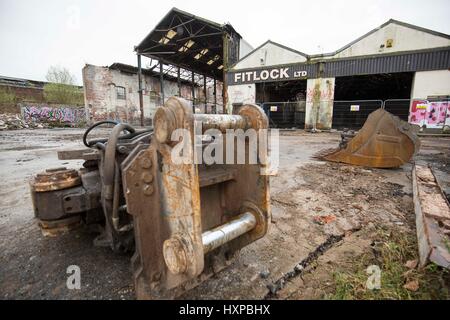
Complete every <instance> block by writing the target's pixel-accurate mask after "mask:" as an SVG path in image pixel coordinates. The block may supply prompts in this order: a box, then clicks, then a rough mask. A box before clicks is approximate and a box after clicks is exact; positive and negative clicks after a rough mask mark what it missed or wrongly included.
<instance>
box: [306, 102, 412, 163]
mask: <svg viewBox="0 0 450 320" xmlns="http://www.w3.org/2000/svg"><path fill="white" fill-rule="evenodd" d="M418 130H419V128H418V126H414V125H411V124H409V123H408V122H406V121H403V120H401V119H400V118H399V117H397V116H394V115H393V114H391V113H389V112H387V111H386V110H384V109H382V108H380V109H377V110H375V111H374V112H372V113H371V114H370V115H369V117H368V118H367V120H366V122H365V123H364V125H363V127H362V128H361V129H360V130H359V131H358V132H357V133H355V132H354V131H344V132H343V133H342V134H341V138H342V141H341V142H340V144H339V147H338V148H336V149H325V150H321V151H319V152H318V153H317V154H315V158H318V159H320V160H327V161H333V162H343V163H348V164H352V165H359V166H367V167H373V168H395V167H399V166H401V165H403V164H405V163H407V162H408V161H409V160H411V158H412V157H413V156H414V155H415V154H416V153H417V152H418V151H419V148H420V140H419V138H418V136H417V132H418Z"/></svg>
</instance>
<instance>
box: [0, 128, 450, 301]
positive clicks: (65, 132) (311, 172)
mask: <svg viewBox="0 0 450 320" xmlns="http://www.w3.org/2000/svg"><path fill="white" fill-rule="evenodd" d="M82 133H83V130H81V129H51V130H50V129H49V130H19V131H7V132H6V131H3V132H0V168H1V169H0V172H1V177H2V180H3V181H2V184H1V185H0V197H1V198H0V199H1V200H0V262H1V263H0V298H3V299H13V298H17V299H30V298H33V299H134V291H133V283H132V280H131V270H130V262H129V258H130V256H129V255H120V254H116V253H113V252H111V251H110V250H109V249H106V248H97V247H93V246H92V240H93V238H94V236H95V235H94V234H92V233H90V232H88V230H85V229H78V230H76V231H73V232H71V233H68V234H65V235H62V236H59V237H58V238H44V237H43V236H42V234H41V232H40V230H39V228H38V226H37V224H36V221H35V220H34V217H33V210H32V206H31V199H30V194H29V189H28V180H29V179H30V177H31V176H32V175H33V174H35V173H36V172H38V171H40V170H42V169H44V168H49V167H60V166H66V167H73V168H78V167H79V166H80V165H81V162H79V161H60V160H58V159H57V156H56V152H55V151H56V150H58V149H63V148H64V149H65V148H74V147H82V144H81V135H82ZM338 141H339V136H338V134H337V133H318V134H308V133H304V132H302V131H287V132H283V133H282V134H281V137H280V170H279V173H278V175H277V176H275V177H273V178H272V179H271V199H272V217H273V218H272V223H271V226H270V229H269V233H268V235H267V236H266V237H265V238H263V239H261V240H259V241H257V242H255V243H253V244H251V245H250V246H248V247H246V248H244V249H243V250H242V251H241V253H240V255H239V256H238V257H237V259H236V261H235V263H234V264H232V265H231V266H230V267H229V268H227V269H226V270H224V271H223V272H221V273H219V274H217V275H216V276H214V277H213V278H212V279H210V280H208V281H207V282H205V283H203V284H202V285H200V286H199V287H197V288H195V289H193V290H191V291H190V292H188V293H186V294H185V295H184V296H182V297H181V298H186V299H219V298H225V299H262V298H268V299H274V298H275V299H277V298H278V299H309V298H323V297H324V296H325V294H327V293H329V292H330V290H333V289H332V286H331V285H330V281H331V273H332V272H333V270H336V269H337V268H343V267H344V268H345V266H346V265H351V263H352V261H353V260H354V259H355V257H357V256H358V255H360V254H361V253H363V252H365V251H367V250H370V244H371V242H372V239H371V238H370V233H369V232H367V230H370V229H371V228H373V227H374V226H380V225H382V226H386V227H389V228H393V229H394V230H397V231H398V232H404V233H414V232H415V226H414V208H413V204H412V195H411V180H410V177H411V176H410V172H411V164H406V165H405V166H403V167H402V168H398V169H390V170H380V169H366V168H360V167H352V166H347V165H340V164H334V163H325V162H320V161H316V160H313V159H311V155H313V154H314V153H315V152H317V151H319V150H321V149H323V148H329V147H334V146H336V145H337V143H338ZM449 158H450V138H436V137H426V138H423V139H422V148H421V152H420V154H419V155H418V156H417V157H416V160H417V161H419V162H421V163H427V164H431V165H432V166H433V167H434V168H435V170H436V173H437V175H438V176H439V178H440V179H441V182H442V184H443V185H444V186H445V187H446V188H448V187H449V186H450V178H449V174H450V172H449V171H450V168H449V166H450V164H449ZM324 217H325V219H326V218H327V217H332V219H331V221H326V222H327V223H321V221H322V220H321V219H323V218H324ZM312 261H316V262H318V263H319V264H318V266H319V267H318V268H316V269H315V270H314V271H311V272H309V273H308V274H307V275H301V270H302V269H303V268H306V267H308V265H309V264H310V263H311V262H312ZM70 265H78V266H79V267H80V269H81V289H80V290H68V289H67V288H66V280H67V277H68V274H67V273H66V270H67V267H68V266H70Z"/></svg>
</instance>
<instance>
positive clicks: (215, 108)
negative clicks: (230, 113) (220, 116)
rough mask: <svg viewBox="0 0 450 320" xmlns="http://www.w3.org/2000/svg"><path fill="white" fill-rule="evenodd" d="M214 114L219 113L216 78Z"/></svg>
mask: <svg viewBox="0 0 450 320" xmlns="http://www.w3.org/2000/svg"><path fill="white" fill-rule="evenodd" d="M214 113H217V83H216V78H214Z"/></svg>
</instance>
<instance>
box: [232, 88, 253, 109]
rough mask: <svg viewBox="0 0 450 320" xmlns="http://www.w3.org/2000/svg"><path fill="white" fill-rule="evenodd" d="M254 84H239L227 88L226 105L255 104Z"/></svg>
mask: <svg viewBox="0 0 450 320" xmlns="http://www.w3.org/2000/svg"><path fill="white" fill-rule="evenodd" d="M255 96H256V86H255V84H254V83H253V84H240V85H234V86H228V102H229V103H228V105H233V103H243V104H245V103H255Z"/></svg>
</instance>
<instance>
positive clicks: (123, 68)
mask: <svg viewBox="0 0 450 320" xmlns="http://www.w3.org/2000/svg"><path fill="white" fill-rule="evenodd" d="M108 69H111V70H118V71H120V72H123V73H129V74H137V73H138V72H139V69H138V68H137V67H135V66H132V65H129V64H124V63H120V62H115V63H113V64H112V65H110V66H109V67H108ZM169 72H170V71H169V70H164V71H163V73H164V79H165V80H169V81H174V82H177V77H176V76H174V75H173V74H170V73H169ZM142 74H144V75H148V76H151V77H159V68H156V69H155V70H153V69H152V68H149V69H147V68H142ZM180 82H181V83H183V84H187V85H191V83H192V82H191V81H190V80H187V79H184V78H183V77H180ZM195 85H196V86H199V84H198V83H197V82H195Z"/></svg>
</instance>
